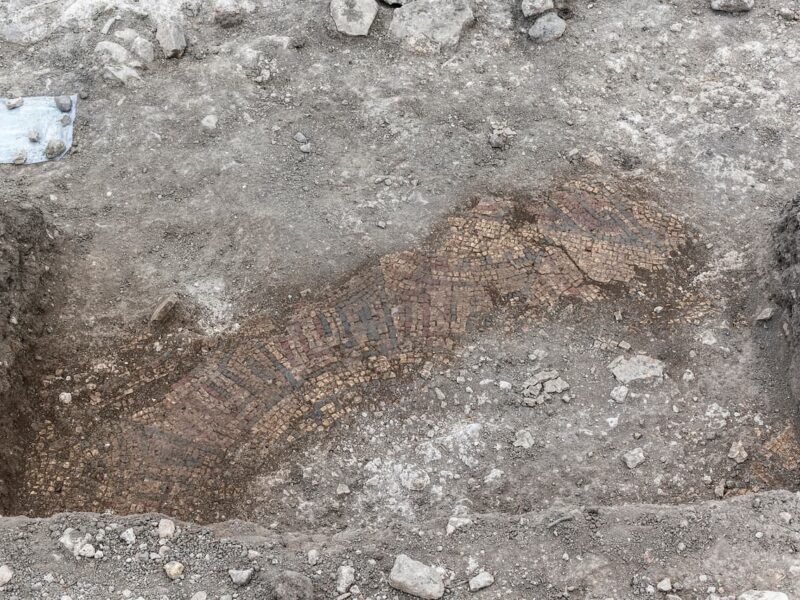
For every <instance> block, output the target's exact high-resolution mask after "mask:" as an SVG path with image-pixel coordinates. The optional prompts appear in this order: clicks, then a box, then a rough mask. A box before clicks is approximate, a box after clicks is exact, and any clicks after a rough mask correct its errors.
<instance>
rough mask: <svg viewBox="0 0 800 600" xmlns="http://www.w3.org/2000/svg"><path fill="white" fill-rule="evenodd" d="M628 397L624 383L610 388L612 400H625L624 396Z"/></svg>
mask: <svg viewBox="0 0 800 600" xmlns="http://www.w3.org/2000/svg"><path fill="white" fill-rule="evenodd" d="M627 397H628V388H627V386H624V385H618V386H617V387H615V388H614V389H613V390H611V399H612V400H613V401H614V402H625V398H627Z"/></svg>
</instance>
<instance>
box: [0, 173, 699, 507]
mask: <svg viewBox="0 0 800 600" xmlns="http://www.w3.org/2000/svg"><path fill="white" fill-rule="evenodd" d="M685 246H686V234H685V232H684V229H683V227H682V225H681V223H680V222H679V221H678V219H676V218H674V217H671V216H668V215H666V214H664V213H663V212H661V211H659V209H658V208H657V207H656V206H655V204H653V203H652V200H651V198H650V197H649V196H648V195H647V194H645V193H642V192H641V191H639V190H633V189H628V188H626V187H624V186H621V185H616V186H609V185H605V184H600V183H589V182H586V181H576V182H570V183H569V184H566V185H564V186H562V187H560V188H558V189H556V190H554V191H552V192H550V193H546V194H541V195H539V196H537V197H533V198H526V199H518V198H514V199H509V198H503V197H497V198H484V199H481V200H479V201H477V202H475V203H473V204H472V205H471V206H470V207H468V208H465V209H464V210H461V211H457V212H455V213H454V214H452V215H451V216H449V217H448V218H447V220H446V222H445V223H443V224H442V226H441V227H440V228H438V229H437V231H436V232H435V233H434V234H432V235H431V236H430V238H429V239H428V240H426V241H425V243H423V244H421V245H420V246H419V247H418V248H417V249H412V250H406V251H402V252H395V253H391V254H387V255H384V256H383V257H381V258H380V259H379V260H378V261H377V262H375V263H373V264H371V265H368V266H366V267H364V268H362V269H360V270H358V271H357V272H355V273H354V274H352V275H351V276H349V277H347V278H346V279H345V280H344V281H343V282H341V284H340V285H338V286H335V287H333V288H331V290H330V291H329V292H325V293H321V292H320V293H316V294H315V293H312V294H311V295H310V296H308V297H306V298H303V299H301V300H300V301H299V302H297V303H296V304H294V305H292V306H291V307H290V308H289V309H288V310H286V311H285V314H284V317H283V319H282V321H281V322H280V323H275V322H273V321H269V322H266V321H264V322H259V321H258V320H255V321H254V322H252V323H250V324H249V325H248V326H247V327H246V328H244V329H243V332H242V333H241V334H239V335H237V336H236V337H235V339H231V340H229V341H228V342H226V343H224V344H222V345H221V347H220V348H218V349H216V350H214V351H213V352H211V353H210V354H209V355H208V356H206V357H204V358H203V359H202V360H201V361H200V363H199V364H198V365H197V366H196V367H194V368H193V369H191V370H189V371H188V372H186V373H185V374H184V375H183V376H182V377H181V378H179V379H178V380H177V381H175V382H174V383H172V384H171V385H170V386H169V387H168V390H167V391H166V393H163V394H161V395H160V397H157V398H154V399H153V400H152V401H151V402H147V403H145V404H143V405H138V406H135V407H134V408H133V409H131V410H128V411H122V412H120V414H119V415H118V416H117V418H114V419H103V420H101V421H99V422H98V421H95V422H94V423H91V424H88V425H87V424H86V423H83V424H82V425H81V427H80V428H75V429H72V431H73V432H74V433H72V434H70V428H69V427H63V426H62V427H58V428H57V427H55V426H45V427H41V428H39V430H38V431H37V432H36V439H35V440H34V441H33V443H31V444H30V445H29V446H28V448H30V449H31V450H30V452H29V453H28V456H27V461H26V466H25V469H24V471H23V470H20V469H18V468H14V469H12V470H13V472H10V473H9V475H7V481H11V482H13V485H11V486H9V487H10V488H13V490H10V491H13V494H10V493H8V494H7V498H8V499H7V502H8V503H11V502H12V501H15V507H14V509H15V510H16V511H17V512H22V513H26V514H32V515H45V514H51V513H53V512H57V511H63V510H86V511H101V510H106V509H113V510H115V511H118V512H121V513H134V512H146V511H164V512H169V513H171V514H176V515H181V516H183V517H184V518H192V519H195V520H199V521H210V520H216V519H219V518H221V517H224V516H225V515H226V514H229V513H228V510H229V508H230V507H231V505H232V504H233V503H235V502H236V501H237V500H240V499H241V494H242V491H243V490H244V489H245V488H246V486H247V484H248V482H249V481H251V480H252V478H253V477H254V476H257V475H259V474H262V473H264V472H267V471H269V470H270V469H271V468H273V467H274V466H275V465H276V463H277V462H278V461H280V460H281V457H282V452H283V451H284V450H285V449H286V448H287V447H291V446H292V445H293V444H297V442H298V441H299V440H301V439H302V438H304V437H305V436H307V435H308V434H310V433H314V432H321V431H325V430H327V429H328V428H329V427H331V426H332V425H333V424H334V423H335V422H336V421H337V420H339V419H341V418H342V417H343V416H344V415H346V414H347V413H349V412H351V411H353V410H355V409H356V408H359V406H358V398H359V397H360V396H359V394H358V392H359V390H362V389H364V388H365V387H366V386H373V385H377V384H381V385H383V386H384V387H390V386H391V385H392V381H394V380H397V379H398V378H401V377H405V376H409V375H414V374H416V373H418V372H419V370H420V369H421V368H422V366H423V365H424V364H425V363H426V362H428V361H436V360H439V359H446V358H447V357H448V356H449V355H450V354H451V353H452V351H453V350H454V349H455V348H457V347H458V346H459V344H460V343H461V342H462V341H463V340H464V339H465V337H466V336H468V335H469V334H470V333H472V332H473V331H475V330H476V328H479V327H482V326H483V325H484V324H485V323H486V319H487V318H489V317H491V316H492V315H493V314H495V313H497V312H498V311H499V310H502V309H503V308H504V307H507V306H510V305H513V306H514V309H515V312H517V313H519V314H520V315H522V316H527V317H530V316H531V315H535V314H536V312H537V311H540V310H542V309H544V308H548V307H553V306H558V305H559V304H562V303H565V302H572V301H583V302H594V301H601V300H602V299H603V298H605V297H607V296H609V295H611V294H613V293H616V292H617V291H619V289H620V288H621V287H622V288H631V287H635V286H636V285H637V282H638V281H639V280H640V279H641V278H650V279H654V277H653V276H654V274H656V273H657V272H659V271H663V270H665V269H669V268H670V265H671V264H672V262H673V261H675V260H678V257H679V256H680V254H681V252H682V249H684V248H685ZM656 278H657V277H656ZM15 410H16V414H18V415H20V416H21V417H22V416H23V415H24V411H21V410H20V409H19V407H16V409H15ZM4 425H5V427H6V428H7V429H8V430H10V429H11V428H12V427H10V424H8V423H6V424H4ZM17 429H19V428H18V427H17ZM8 439H9V440H11V441H12V444H11V445H12V446H16V447H18V446H19V443H18V442H15V441H13V438H8ZM9 464H16V463H9Z"/></svg>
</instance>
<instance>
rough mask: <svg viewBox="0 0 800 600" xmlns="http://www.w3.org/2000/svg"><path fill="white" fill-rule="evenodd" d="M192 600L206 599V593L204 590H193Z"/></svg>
mask: <svg viewBox="0 0 800 600" xmlns="http://www.w3.org/2000/svg"><path fill="white" fill-rule="evenodd" d="M192 600H208V594H207V593H205V592H195V593H194V594H192Z"/></svg>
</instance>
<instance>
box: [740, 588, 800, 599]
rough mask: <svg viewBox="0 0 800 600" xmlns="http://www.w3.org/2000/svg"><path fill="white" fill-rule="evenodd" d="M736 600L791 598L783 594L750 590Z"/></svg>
mask: <svg viewBox="0 0 800 600" xmlns="http://www.w3.org/2000/svg"><path fill="white" fill-rule="evenodd" d="M736 600H789V596H787V595H786V594H784V593H783V592H768V591H762V590H750V591H747V592H744V593H743V594H739V595H738V596H737V597H736Z"/></svg>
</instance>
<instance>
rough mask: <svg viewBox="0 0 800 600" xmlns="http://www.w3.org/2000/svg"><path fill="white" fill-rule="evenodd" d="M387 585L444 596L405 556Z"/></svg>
mask: <svg viewBox="0 0 800 600" xmlns="http://www.w3.org/2000/svg"><path fill="white" fill-rule="evenodd" d="M417 1H418V0H417ZM389 585H390V586H392V587H393V588H394V589H396V590H400V591H401V592H405V593H407V594H411V595H412V596H416V597H417V598H425V599H427V600H438V598H441V597H442V596H444V581H443V580H442V574H441V573H440V572H439V570H438V569H436V568H435V567H429V566H428V565H426V564H424V563H421V562H419V561H417V560H414V559H413V558H409V557H408V556H406V555H405V554H400V555H398V556H397V558H395V559H394V566H393V567H392V571H391V573H389Z"/></svg>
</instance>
